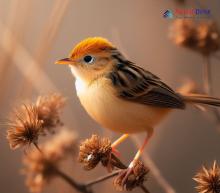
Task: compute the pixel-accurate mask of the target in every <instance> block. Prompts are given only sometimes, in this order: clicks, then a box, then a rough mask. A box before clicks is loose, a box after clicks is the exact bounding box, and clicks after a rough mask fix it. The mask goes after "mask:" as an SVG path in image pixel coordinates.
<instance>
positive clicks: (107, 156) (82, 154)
mask: <svg viewBox="0 0 220 193" xmlns="http://www.w3.org/2000/svg"><path fill="white" fill-rule="evenodd" d="M78 160H79V162H80V163H82V164H83V167H84V169H85V170H91V169H93V168H95V167H96V166H97V165H98V163H99V162H101V163H102V165H103V166H104V167H106V168H107V170H108V171H109V172H110V171H112V170H113V169H114V167H117V168H119V169H125V168H126V166H125V165H124V164H123V163H122V162H121V161H120V160H119V159H118V158H117V156H115V154H114V153H113V152H112V148H111V141H110V140H109V139H108V138H101V137H100V136H98V135H92V137H91V138H90V139H86V140H85V141H83V142H82V143H81V144H80V151H79V156H78Z"/></svg>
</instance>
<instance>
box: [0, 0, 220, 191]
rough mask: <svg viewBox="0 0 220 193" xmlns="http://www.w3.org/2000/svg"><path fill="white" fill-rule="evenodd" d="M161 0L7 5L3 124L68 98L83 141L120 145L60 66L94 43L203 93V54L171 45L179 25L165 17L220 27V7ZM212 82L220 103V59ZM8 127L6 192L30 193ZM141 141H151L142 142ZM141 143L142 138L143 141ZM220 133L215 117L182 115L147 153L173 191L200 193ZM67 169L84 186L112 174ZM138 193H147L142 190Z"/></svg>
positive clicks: (2, 167) (0, 53) (1, 14)
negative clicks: (208, 17) (101, 40)
mask: <svg viewBox="0 0 220 193" xmlns="http://www.w3.org/2000/svg"><path fill="white" fill-rule="evenodd" d="M180 2H182V1H174V0H173V1H162V0H158V1H153V0H136V1H133V0H120V1H117V0H111V1H103V0H93V1H90V0H47V1H44V0H22V1H21V0H0V34H1V35H0V119H1V120H4V119H5V118H6V117H7V116H8V115H9V113H10V112H11V110H12V109H13V108H14V107H15V106H16V105H19V104H20V103H22V102H24V101H27V100H30V101H31V100H34V99H36V97H37V96H38V95H42V94H48V93H52V92H55V91H58V92H60V93H61V94H63V95H64V96H66V97H67V98H68V101H67V106H66V108H65V110H64V113H63V116H62V117H63V120H64V122H65V124H66V126H67V127H68V128H70V129H72V130H75V131H76V132H77V133H78V135H79V139H84V138H86V137H90V136H91V134H93V133H96V134H100V135H102V136H108V137H110V138H112V139H116V138H117V137H118V136H119V135H118V134H113V133H111V132H110V131H105V130H103V129H102V128H100V126H99V125H98V124H96V123H95V122H94V121H93V120H92V119H91V118H90V117H89V116H88V115H87V114H86V112H85V110H84V109H83V108H82V107H81V105H80V103H79V101H78V99H77V96H76V93H75V89H74V79H73V77H72V75H71V74H70V71H69V69H68V68H66V67H64V66H59V65H54V61H55V60H57V59H60V58H63V57H66V56H67V55H68V53H69V51H70V50H71V49H72V47H73V46H74V45H75V44H76V43H77V42H79V41H80V40H82V39H84V38H86V37H88V36H103V37H106V38H108V39H109V40H111V41H112V42H113V43H114V44H115V45H117V46H118V47H119V49H121V50H122V51H123V52H124V53H125V54H126V55H127V56H128V58H129V59H130V60H131V61H133V62H135V63H137V64H138V65H140V66H142V67H144V68H145V69H147V70H149V71H151V72H153V73H154V74H156V75H158V76H159V77H161V79H162V80H164V81H165V82H166V83H167V84H168V85H170V86H171V87H173V88H178V87H180V86H181V85H182V84H183V83H184V81H185V80H187V79H192V80H194V81H195V82H196V83H197V85H198V87H199V88H201V87H202V62H203V59H202V57H201V55H200V54H197V53H195V52H193V51H190V50H187V49H184V48H179V47H177V46H176V45H174V44H173V43H172V42H171V41H170V40H169V38H168V29H169V26H170V24H171V23H172V21H173V20H172V19H165V18H163V16H162V15H163V12H164V11H165V10H166V9H175V8H177V7H179V8H198V7H200V6H204V7H206V8H209V9H210V10H211V12H212V15H213V17H212V19H215V21H216V22H217V23H218V24H219V25H220V20H219V18H220V11H219V10H220V1H219V0H209V1H208V0H201V1H186V2H185V3H180ZM211 63H212V79H213V89H214V92H215V96H219V97H220V89H219V83H220V76H219V72H220V65H219V63H220V61H219V60H218V59H215V58H213V59H212V60H211ZM5 136H6V128H5V127H3V126H1V130H0V192H1V193H6V192H7V193H26V192H29V191H28V189H27V188H26V187H25V184H24V180H25V177H24V176H22V175H21V174H20V171H21V168H22V162H21V157H22V154H23V151H22V150H18V151H12V150H10V148H9V145H8V143H7V140H6V137H5ZM137 137H138V139H139V141H140V142H141V140H142V139H143V135H142V134H141V135H137ZM136 139H137V138H136ZM219 147H220V132H219V127H218V125H217V124H216V122H215V119H214V117H212V116H211V115H210V113H209V112H208V113H201V112H200V111H198V110H197V109H195V108H191V107H189V108H187V111H175V112H174V113H172V114H170V116H169V117H167V119H166V120H165V121H164V122H163V123H162V124H160V125H159V126H158V127H157V128H155V134H154V136H153V139H152V140H151V142H150V144H149V146H148V147H147V148H146V150H145V156H146V154H147V155H149V157H150V159H152V161H153V162H154V164H155V165H156V167H157V168H158V170H159V171H160V173H161V175H162V176H163V177H164V179H165V180H166V181H167V182H168V184H170V186H171V187H172V188H173V190H174V191H173V192H177V193H188V192H189V193H190V192H195V190H194V186H195V183H194V182H193V180H192V177H193V176H194V174H195V173H196V172H197V171H198V169H199V168H200V167H201V165H202V164H207V165H210V164H212V163H213V160H215V159H216V160H217V161H219V160H220V154H219ZM119 150H120V151H121V153H122V159H123V160H124V161H125V162H126V163H129V161H130V160H131V158H132V157H133V155H134V154H135V151H136V147H135V144H134V143H133V141H132V140H128V141H126V142H125V143H124V144H122V145H121V146H120V148H119ZM63 170H64V171H66V172H67V173H68V174H70V175H72V176H73V177H75V178H76V179H78V180H80V181H86V180H91V179H94V178H95V177H97V176H99V175H102V174H104V173H105V172H106V171H105V170H104V169H103V168H101V167H98V168H97V169H95V170H94V171H92V172H85V171H83V169H82V168H81V166H80V165H79V164H77V162H76V160H69V161H68V162H66V163H65V164H63ZM146 185H147V187H148V188H149V190H150V191H151V192H152V193H156V192H157V193H159V192H165V191H164V189H163V188H161V186H160V184H159V183H158V180H157V178H156V177H154V176H153V175H150V176H149V180H148V182H147V183H146ZM94 189H95V190H96V191H97V192H102V191H105V192H112V193H113V192H115V190H114V188H113V186H112V181H111V180H109V181H107V182H104V183H102V184H100V185H97V186H95V187H94ZM44 192H48V193H49V192H53V193H61V192H62V193H67V192H74V191H73V190H72V189H71V187H69V185H68V184H65V183H64V182H63V181H62V180H60V179H55V180H54V181H52V182H51V183H50V185H49V186H48V187H47V188H46V189H45V191H44ZM134 192H140V190H138V189H137V190H136V191H134Z"/></svg>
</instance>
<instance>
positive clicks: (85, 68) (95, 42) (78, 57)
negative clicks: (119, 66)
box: [56, 37, 117, 82]
mask: <svg viewBox="0 0 220 193" xmlns="http://www.w3.org/2000/svg"><path fill="white" fill-rule="evenodd" d="M115 51H117V49H116V48H115V47H114V46H113V45H112V43H111V42H109V41H108V40H107V39H104V38H101V37H90V38H87V39H85V40H83V41H81V42H80V43H78V44H77V45H76V46H75V47H74V48H73V50H72V51H71V53H70V55H69V57H68V58H64V59H61V60H58V61H56V64H67V65H70V68H71V71H72V73H73V74H74V76H75V77H76V78H80V79H81V80H83V81H86V82H91V81H92V80H94V79H96V78H97V77H99V76H101V75H103V74H105V73H107V72H108V71H110V70H111V69H112V68H113V66H114V58H113V57H112V54H113V52H115Z"/></svg>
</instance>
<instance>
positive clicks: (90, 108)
mask: <svg viewBox="0 0 220 193" xmlns="http://www.w3.org/2000/svg"><path fill="white" fill-rule="evenodd" d="M75 86H76V92H77V96H78V97H79V99H80V102H81V104H82V105H83V107H84V108H85V109H86V111H87V112H88V113H89V115H90V116H91V117H93V118H94V119H95V120H96V121H98V122H103V121H105V119H107V113H114V111H116V109H114V105H112V103H114V100H115V98H116V97H115V96H114V95H113V94H112V93H111V91H110V86H108V85H107V84H103V83H100V82H97V83H94V84H93V85H90V86H88V85H86V84H84V83H83V82H82V81H81V80H79V79H77V80H76V82H75ZM109 116H110V117H111V115H109Z"/></svg>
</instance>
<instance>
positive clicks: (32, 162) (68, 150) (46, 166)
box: [23, 130, 76, 192]
mask: <svg viewBox="0 0 220 193" xmlns="http://www.w3.org/2000/svg"><path fill="white" fill-rule="evenodd" d="M41 151H42V152H40V151H38V150H37V149H34V150H33V151H31V152H30V153H28V154H27V155H25V156H24V159H23V163H24V166H25V169H24V170H23V173H24V174H25V175H26V184H27V186H28V187H29V189H30V191H31V192H40V191H41V190H42V188H43V187H44V186H45V185H46V184H47V183H49V182H50V180H51V179H52V178H53V177H55V176H56V171H57V170H58V169H59V163H60V162H61V161H62V160H64V159H65V158H67V156H73V155H74V153H75V152H76V135H75V133H73V132H71V131H68V130H61V131H60V132H59V133H58V134H56V135H55V136H54V137H53V138H52V139H51V140H49V141H47V143H45V144H44V145H43V146H42V147H41Z"/></svg>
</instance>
